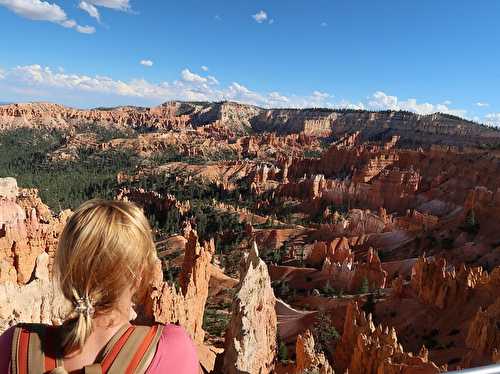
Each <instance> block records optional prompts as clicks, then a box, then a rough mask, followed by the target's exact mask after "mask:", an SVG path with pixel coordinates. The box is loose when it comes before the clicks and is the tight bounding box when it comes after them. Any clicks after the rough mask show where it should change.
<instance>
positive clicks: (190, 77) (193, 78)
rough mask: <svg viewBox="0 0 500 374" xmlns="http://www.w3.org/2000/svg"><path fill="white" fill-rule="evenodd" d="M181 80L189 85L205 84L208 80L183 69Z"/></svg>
mask: <svg viewBox="0 0 500 374" xmlns="http://www.w3.org/2000/svg"><path fill="white" fill-rule="evenodd" d="M181 76H182V80H184V81H186V82H190V83H207V82H208V78H205V77H202V76H200V75H198V74H195V73H192V72H191V71H190V70H189V69H184V70H182V72H181Z"/></svg>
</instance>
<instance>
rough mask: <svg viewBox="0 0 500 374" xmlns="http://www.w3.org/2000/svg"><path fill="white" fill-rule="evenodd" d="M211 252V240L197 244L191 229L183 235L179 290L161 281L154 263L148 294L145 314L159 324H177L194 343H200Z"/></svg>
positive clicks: (202, 332)
mask: <svg viewBox="0 0 500 374" xmlns="http://www.w3.org/2000/svg"><path fill="white" fill-rule="evenodd" d="M214 252H215V248H214V243H213V241H211V242H209V243H205V244H204V245H203V246H200V244H199V243H198V236H197V234H196V232H195V231H194V230H190V231H189V232H188V234H187V243H186V248H185V256H184V262H183V265H182V273H181V275H180V284H181V289H180V290H177V289H176V288H175V287H174V286H170V285H169V284H168V283H166V282H164V281H163V275H162V272H161V264H160V263H158V269H157V272H156V279H155V281H154V282H153V288H152V290H151V292H150V295H149V301H148V303H147V307H146V314H147V315H148V316H151V317H153V318H154V320H155V321H157V322H161V323H180V324H181V325H182V326H184V327H185V328H186V330H187V331H188V332H189V334H190V335H191V337H192V338H193V340H194V341H195V342H196V343H199V344H201V343H203V339H204V336H205V332H204V330H203V328H202V324H203V314H204V310H205V303H206V300H207V297H208V286H209V281H210V274H211V270H210V263H211V261H212V256H213V254H214Z"/></svg>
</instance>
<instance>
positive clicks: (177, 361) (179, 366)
mask: <svg viewBox="0 0 500 374" xmlns="http://www.w3.org/2000/svg"><path fill="white" fill-rule="evenodd" d="M13 332H14V328H10V329H8V330H7V331H6V332H4V333H3V335H2V336H0V374H9V367H10V357H11V346H12V344H11V342H12V335H13ZM146 373H147V374H160V373H176V374H199V373H200V364H199V362H198V355H197V353H196V347H195V346H194V344H193V342H192V340H191V338H190V337H189V335H188V334H187V333H186V331H185V330H184V329H183V328H182V327H180V326H176V325H166V326H165V328H164V329H163V334H162V336H161V338H160V341H159V343H158V348H157V349H156V354H155V356H154V358H153V361H152V362H151V364H150V365H149V368H148V370H147V372H146Z"/></svg>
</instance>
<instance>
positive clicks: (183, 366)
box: [148, 324, 200, 374]
mask: <svg viewBox="0 0 500 374" xmlns="http://www.w3.org/2000/svg"><path fill="white" fill-rule="evenodd" d="M199 368H200V366H199V361H198V354H197V351H196V346H195V344H194V342H193V340H192V339H191V337H190V336H189V334H188V333H187V332H186V330H185V329H184V328H183V327H181V326H178V325H173V324H167V325H163V331H162V335H161V337H160V341H159V342H158V347H157V349H156V354H155V357H154V359H153V362H152V363H151V365H150V367H149V370H148V374H152V373H161V372H173V373H186V374H191V373H193V374H194V373H196V374H198V373H199Z"/></svg>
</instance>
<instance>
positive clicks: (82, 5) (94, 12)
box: [78, 1, 101, 22]
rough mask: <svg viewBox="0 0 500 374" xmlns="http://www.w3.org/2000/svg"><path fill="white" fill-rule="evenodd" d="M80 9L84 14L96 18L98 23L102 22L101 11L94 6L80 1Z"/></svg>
mask: <svg viewBox="0 0 500 374" xmlns="http://www.w3.org/2000/svg"><path fill="white" fill-rule="evenodd" d="M78 8H80V9H81V10H83V11H84V12H87V13H88V14H89V16H90V17H92V18H95V19H96V20H97V21H99V22H101V16H100V14H99V11H98V10H97V8H96V7H95V6H94V5H92V4H90V3H88V2H86V1H80V4H78Z"/></svg>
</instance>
